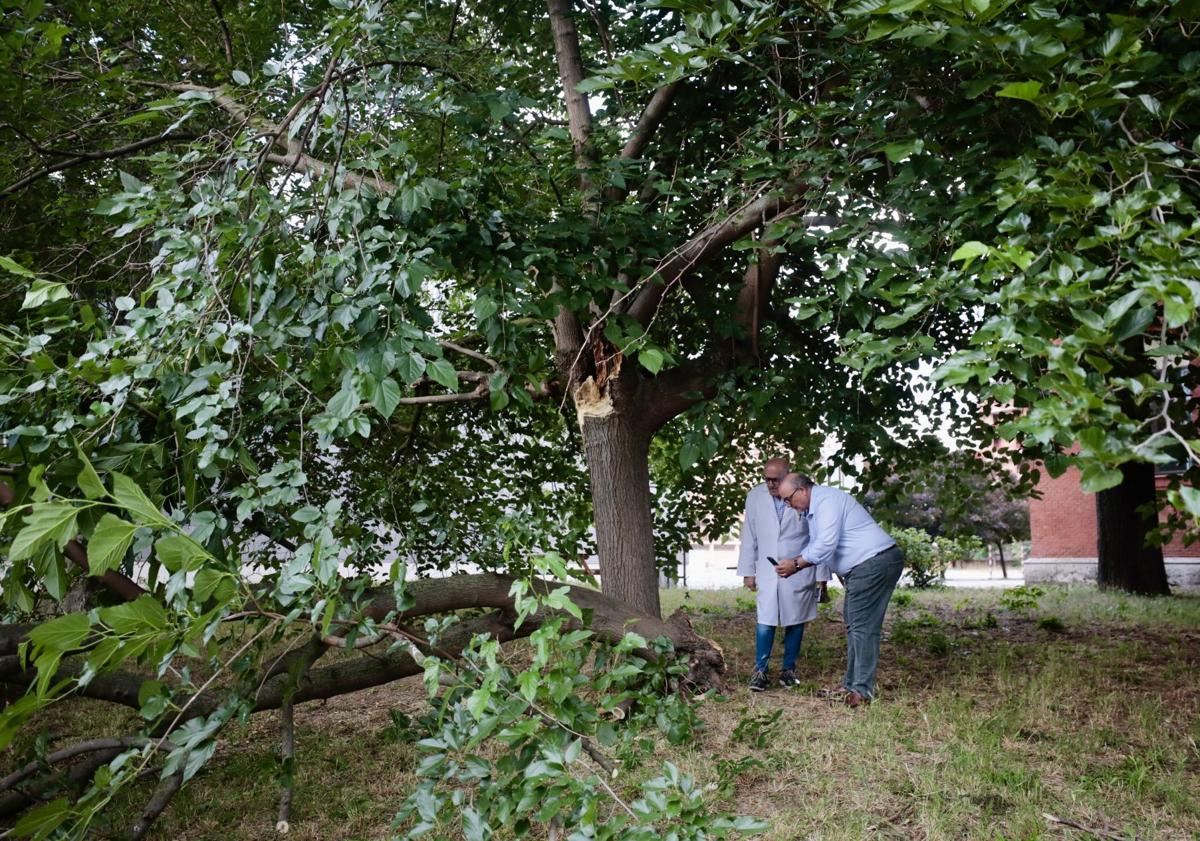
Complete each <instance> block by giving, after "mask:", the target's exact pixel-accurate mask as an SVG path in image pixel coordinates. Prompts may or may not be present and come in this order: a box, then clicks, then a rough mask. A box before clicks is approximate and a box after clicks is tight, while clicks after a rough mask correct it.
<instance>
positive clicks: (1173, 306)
mask: <svg viewBox="0 0 1200 841" xmlns="http://www.w3.org/2000/svg"><path fill="white" fill-rule="evenodd" d="M1195 311H1196V308H1195V307H1194V306H1192V302H1191V300H1190V299H1185V298H1181V297H1175V296H1173V295H1172V296H1168V297H1165V298H1164V299H1163V314H1164V315H1166V317H1167V326H1168V327H1171V328H1175V327H1181V326H1183V325H1184V324H1187V323H1188V322H1189V321H1190V320H1191V318H1192V314H1193V313H1194V312H1195Z"/></svg>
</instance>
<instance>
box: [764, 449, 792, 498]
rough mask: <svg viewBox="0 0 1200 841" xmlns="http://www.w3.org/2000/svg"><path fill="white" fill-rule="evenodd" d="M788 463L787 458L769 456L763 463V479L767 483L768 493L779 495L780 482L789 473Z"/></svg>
mask: <svg viewBox="0 0 1200 841" xmlns="http://www.w3.org/2000/svg"><path fill="white" fill-rule="evenodd" d="M787 472H788V463H787V459H785V458H769V459H767V460H766V462H765V463H764V464H763V480H764V481H766V483H767V493H769V494H770V495H771V496H774V497H777V496H779V483H780V482H782V481H783V477H784V476H786V475H787Z"/></svg>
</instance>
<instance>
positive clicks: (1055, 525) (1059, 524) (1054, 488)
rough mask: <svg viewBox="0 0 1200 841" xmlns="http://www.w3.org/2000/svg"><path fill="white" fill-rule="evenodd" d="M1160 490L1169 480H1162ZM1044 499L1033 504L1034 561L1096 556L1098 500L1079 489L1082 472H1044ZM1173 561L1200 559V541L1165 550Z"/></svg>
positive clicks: (1031, 552)
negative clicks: (1056, 474)
mask: <svg viewBox="0 0 1200 841" xmlns="http://www.w3.org/2000/svg"><path fill="white" fill-rule="evenodd" d="M1158 484H1159V488H1160V489H1161V488H1162V487H1165V486H1166V478H1165V477H1159V480H1158ZM1038 490H1039V491H1041V492H1042V498H1041V499H1031V500H1030V501H1029V530H1030V537H1031V538H1032V539H1031V545H1030V547H1029V555H1030V557H1032V558H1094V557H1096V497H1095V495H1094V494H1088V493H1084V492H1083V491H1082V490H1081V489H1080V487H1079V471H1078V470H1076V469H1075V468H1071V469H1070V470H1068V471H1067V472H1066V473H1064V474H1063V475H1061V476H1059V477H1058V478H1057V479H1051V478H1050V477H1049V476H1048V475H1047V474H1046V472H1045V470H1043V471H1042V478H1041V481H1040V482H1038ZM1163 554H1164V555H1165V556H1167V557H1169V558H1200V542H1197V543H1193V544H1192V545H1191V546H1184V545H1183V543H1182V542H1180V541H1179V540H1178V539H1176V540H1172V541H1171V542H1170V543H1168V544H1167V545H1166V546H1164V547H1163Z"/></svg>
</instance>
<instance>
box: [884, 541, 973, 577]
mask: <svg viewBox="0 0 1200 841" xmlns="http://www.w3.org/2000/svg"><path fill="white" fill-rule="evenodd" d="M891 534H892V537H894V538H895V539H896V544H897V545H898V546H899V547H900V548H901V549H902V550H903V551H904V561H905V566H906V568H907V569H908V581H909V585H910V586H912V587H916V588H918V589H926V588H928V587H934V586H937V585H938V584H940V583H941V582H942V581H943V579H945V577H946V568H947V567H949V566H950V563H951V561H963V560H967V559H969V558H971V557H973V556H974V555H975V553H977V552H978V551H979V550H980V549H981V548H982V544H981V543H980V542H979V540H978V539H977V538H974V537H965V538H949V537H930V536H929V535H928V534H927V533H926V532H923V531H921V530H920V529H893V530H892V531H891Z"/></svg>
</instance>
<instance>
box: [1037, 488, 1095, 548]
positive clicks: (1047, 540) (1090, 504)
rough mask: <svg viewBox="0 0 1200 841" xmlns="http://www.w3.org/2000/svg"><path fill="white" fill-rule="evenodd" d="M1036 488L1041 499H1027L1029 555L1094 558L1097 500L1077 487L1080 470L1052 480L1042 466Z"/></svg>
mask: <svg viewBox="0 0 1200 841" xmlns="http://www.w3.org/2000/svg"><path fill="white" fill-rule="evenodd" d="M1038 490H1039V491H1041V492H1042V498H1041V499H1031V500H1029V532H1030V538H1031V541H1030V547H1029V556H1030V557H1032V558H1094V557H1096V499H1095V497H1093V496H1092V495H1091V494H1085V493H1084V492H1083V491H1082V490H1081V489H1080V487H1079V471H1078V470H1077V469H1075V468H1074V467H1072V468H1071V469H1070V470H1068V471H1067V472H1066V473H1064V474H1063V475H1061V476H1059V477H1058V478H1057V479H1051V478H1050V476H1049V474H1047V473H1046V470H1045V468H1043V469H1042V478H1041V480H1040V481H1039V482H1038Z"/></svg>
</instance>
